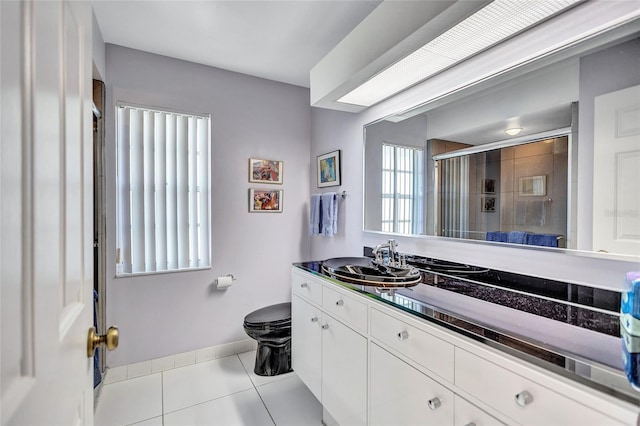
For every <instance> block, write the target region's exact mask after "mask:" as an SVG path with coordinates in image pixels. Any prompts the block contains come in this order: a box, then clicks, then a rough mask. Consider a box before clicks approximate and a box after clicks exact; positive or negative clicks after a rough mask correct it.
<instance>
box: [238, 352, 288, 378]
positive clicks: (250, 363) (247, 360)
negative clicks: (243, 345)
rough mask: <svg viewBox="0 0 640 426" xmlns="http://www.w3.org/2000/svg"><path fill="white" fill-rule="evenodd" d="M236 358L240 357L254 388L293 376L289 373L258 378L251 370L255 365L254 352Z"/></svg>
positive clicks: (244, 353)
mask: <svg viewBox="0 0 640 426" xmlns="http://www.w3.org/2000/svg"><path fill="white" fill-rule="evenodd" d="M238 357H240V361H242V365H244V368H245V370H247V373H248V374H249V378H250V379H251V381H252V382H253V385H254V386H260V385H264V384H267V383H273V382H276V381H278V380H283V379H286V378H287V377H291V376H293V375H295V373H293V372H291V373H287V374H278V375H277V376H258V375H257V374H256V373H254V372H253V368H254V367H255V364H256V351H251V352H243V353H241V354H238Z"/></svg>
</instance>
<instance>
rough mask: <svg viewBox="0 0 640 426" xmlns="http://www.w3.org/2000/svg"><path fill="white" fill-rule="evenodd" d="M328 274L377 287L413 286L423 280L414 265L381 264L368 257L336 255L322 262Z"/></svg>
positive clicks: (323, 268) (324, 270)
mask: <svg viewBox="0 0 640 426" xmlns="http://www.w3.org/2000/svg"><path fill="white" fill-rule="evenodd" d="M322 270H323V272H325V273H326V274H329V275H330V276H332V277H334V278H338V279H340V280H344V281H347V282H350V283H354V284H359V285H370V286H375V287H411V286H414V285H417V284H418V283H420V282H421V281H422V275H421V274H420V271H419V270H418V269H416V268H414V267H412V266H406V267H395V266H389V265H380V264H378V263H376V262H374V261H373V259H371V258H368V257H336V258H333V259H327V260H325V261H323V262H322Z"/></svg>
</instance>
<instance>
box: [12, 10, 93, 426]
mask: <svg viewBox="0 0 640 426" xmlns="http://www.w3.org/2000/svg"><path fill="white" fill-rule="evenodd" d="M91 22H92V21H91V3H90V2H82V1H61V0H56V1H33V2H27V1H21V2H13V1H0V23H1V25H0V44H1V50H0V52H1V55H0V56H1V57H2V60H1V61H0V66H1V71H0V87H1V94H2V95H1V96H0V101H1V108H0V110H1V111H2V113H1V115H0V117H1V126H0V132H1V134H0V138H1V140H2V144H1V145H0V171H1V173H0V194H1V198H0V200H1V202H0V234H1V235H2V237H1V238H0V243H1V248H0V253H1V256H0V283H1V285H0V291H1V292H2V295H1V297H0V324H1V327H2V330H1V333H0V335H1V336H2V344H1V345H0V346H1V348H2V349H1V351H0V360H1V365H0V390H1V393H0V396H1V398H0V401H1V407H0V413H1V416H0V423H1V424H3V425H11V424H19V425H39V424H50V425H76V424H92V423H93V359H92V358H89V357H87V334H88V331H89V327H91V325H92V322H93V320H92V316H93V315H92V314H93V244H92V243H93V229H92V224H93V172H92V170H93V163H92V160H93V159H92V153H93V152H92V137H91V131H92V122H91V88H92V84H91Z"/></svg>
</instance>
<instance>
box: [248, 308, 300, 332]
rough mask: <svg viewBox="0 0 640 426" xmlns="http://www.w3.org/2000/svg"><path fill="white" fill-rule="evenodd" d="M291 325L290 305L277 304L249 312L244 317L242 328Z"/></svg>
mask: <svg viewBox="0 0 640 426" xmlns="http://www.w3.org/2000/svg"><path fill="white" fill-rule="evenodd" d="M287 324H288V325H291V303H290V302H285V303H278V304H276V305H271V306H265V307H264V308H260V309H258V310H256V311H253V312H251V313H250V314H248V315H247V316H246V317H244V326H245V327H249V328H256V327H258V328H263V327H265V326H267V327H269V328H277V327H278V326H284V325H287Z"/></svg>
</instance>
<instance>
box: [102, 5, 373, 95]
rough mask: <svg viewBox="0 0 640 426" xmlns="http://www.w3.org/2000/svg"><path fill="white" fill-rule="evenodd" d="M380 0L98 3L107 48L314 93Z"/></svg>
mask: <svg viewBox="0 0 640 426" xmlns="http://www.w3.org/2000/svg"><path fill="white" fill-rule="evenodd" d="M380 2H381V1H380V0H375V1H367V0H287V1H274V0H262V1H244V0H236V1H218V0H205V1H191V0H182V1H180V0H162V1H158V0H147V1H141V0H129V1H108V0H93V7H94V11H95V15H96V18H97V21H98V25H99V27H100V30H101V32H102V36H103V38H104V41H105V43H113V44H118V45H121V46H126V47H130V48H134V49H139V50H144V51H147V52H151V53H156V54H160V55H165V56H170V57H174V58H178V59H184V60H187V61H191V62H196V63H200V64H205V65H210V66H213V67H217V68H223V69H227V70H231V71H235V72H239V73H243V74H249V75H253V76H256V77H262V78H267V79H270V80H275V81H280V82H284V83H289V84H294V85H297V86H303V87H309V71H310V70H311V68H313V67H314V66H315V65H316V64H317V63H318V62H319V61H320V60H321V59H322V58H323V57H324V56H325V55H326V54H327V53H329V51H330V50H331V49H333V48H334V47H335V46H336V45H337V44H338V43H339V42H340V41H341V40H342V39H343V38H344V37H345V36H346V35H347V34H349V32H351V30H352V29H353V28H355V27H356V26H357V25H358V24H359V23H360V22H361V21H362V19H364V18H365V17H366V16H367V15H368V14H369V13H370V12H371V11H372V10H373V9H375V7H376V6H377V5H378V4H379V3H380Z"/></svg>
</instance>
